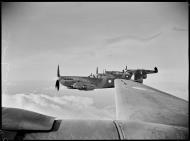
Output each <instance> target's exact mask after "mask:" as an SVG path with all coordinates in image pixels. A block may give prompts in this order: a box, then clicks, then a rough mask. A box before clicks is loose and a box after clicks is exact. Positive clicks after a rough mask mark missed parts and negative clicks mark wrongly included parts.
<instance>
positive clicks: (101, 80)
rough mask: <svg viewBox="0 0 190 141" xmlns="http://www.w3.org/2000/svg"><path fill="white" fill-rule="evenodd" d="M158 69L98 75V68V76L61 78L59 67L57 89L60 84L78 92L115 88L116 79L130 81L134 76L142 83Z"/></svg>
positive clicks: (106, 72) (108, 72)
mask: <svg viewBox="0 0 190 141" xmlns="http://www.w3.org/2000/svg"><path fill="white" fill-rule="evenodd" d="M157 72H158V69H157V68H156V67H155V68H154V70H144V69H136V70H127V66H126V69H125V71H124V70H123V71H122V72H120V71H105V72H103V73H98V67H97V68H96V74H94V75H93V74H92V73H91V75H89V76H61V75H60V71H59V65H58V68H57V77H58V80H57V81H56V84H55V87H56V88H57V90H59V87H60V83H61V84H62V85H64V86H66V87H67V88H69V89H78V90H94V89H103V88H113V87H114V80H115V79H126V80H130V79H131V77H132V75H134V81H136V82H139V83H142V82H143V79H146V78H147V74H150V73H157Z"/></svg>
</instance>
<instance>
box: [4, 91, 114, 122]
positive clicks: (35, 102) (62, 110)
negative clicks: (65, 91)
mask: <svg viewBox="0 0 190 141" xmlns="http://www.w3.org/2000/svg"><path fill="white" fill-rule="evenodd" d="M2 106H5V107H15V108H21V109H26V110H31V111H35V112H38V113H41V114H45V115H50V116H54V117H57V118H61V119H66V118H72V119H114V117H115V107H114V105H111V106H110V105H107V106H105V107H102V108H97V107H96V106H95V105H94V101H93V98H90V97H82V96H73V95H71V96H68V95H63V96H52V95H46V94H34V93H30V94H15V95H8V94H3V95H2Z"/></svg>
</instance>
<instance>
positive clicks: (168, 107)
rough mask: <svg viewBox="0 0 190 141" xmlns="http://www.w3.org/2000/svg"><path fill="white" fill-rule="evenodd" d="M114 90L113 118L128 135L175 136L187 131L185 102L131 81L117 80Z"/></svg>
mask: <svg viewBox="0 0 190 141" xmlns="http://www.w3.org/2000/svg"><path fill="white" fill-rule="evenodd" d="M115 90H116V93H115V98H116V117H117V120H121V126H123V128H124V130H125V131H124V132H125V133H126V136H127V137H128V138H131V139H134V138H135V139H136V138H138V139H140V138H143V136H145V135H147V138H149V139H152V138H154V139H155V138H156V139H159V138H167V135H168V136H171V135H172V136H171V137H172V139H173V138H175V139H176V138H177V136H185V135H187V134H188V118H189V116H188V114H189V113H188V102H187V101H185V100H183V99H180V98H177V97H175V96H173V95H170V94H168V93H165V92H162V91H159V90H157V89H154V88H151V87H149V86H146V85H144V84H141V83H137V82H133V81H131V80H122V79H116V80H115ZM124 124H125V125H124ZM126 125H128V126H126ZM177 128H178V129H177ZM175 129H177V130H176V131H175ZM148 130H149V131H150V132H149V131H148ZM133 131H134V132H133ZM151 132H152V133H151ZM129 133H130V134H129ZM180 133H182V134H181V135H180ZM159 134H160V135H159ZM148 136H149V137H148ZM169 138H170V137H169Z"/></svg>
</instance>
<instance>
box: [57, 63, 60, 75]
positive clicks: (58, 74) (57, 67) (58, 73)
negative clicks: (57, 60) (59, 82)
mask: <svg viewBox="0 0 190 141" xmlns="http://www.w3.org/2000/svg"><path fill="white" fill-rule="evenodd" d="M57 77H60V73H59V65H58V67H57Z"/></svg>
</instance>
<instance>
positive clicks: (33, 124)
mask: <svg viewBox="0 0 190 141" xmlns="http://www.w3.org/2000/svg"><path fill="white" fill-rule="evenodd" d="M54 119H55V118H54V117H50V116H46V115H42V114H39V113H36V112H31V111H27V110H23V109H18V108H6V107H2V129H3V130H43V131H44V130H45V131H48V130H50V129H51V128H52V125H53V122H54Z"/></svg>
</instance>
